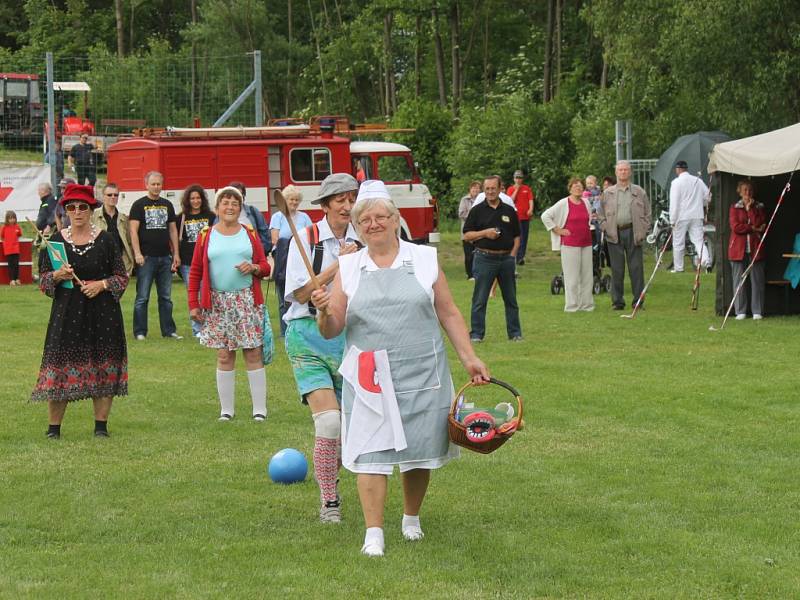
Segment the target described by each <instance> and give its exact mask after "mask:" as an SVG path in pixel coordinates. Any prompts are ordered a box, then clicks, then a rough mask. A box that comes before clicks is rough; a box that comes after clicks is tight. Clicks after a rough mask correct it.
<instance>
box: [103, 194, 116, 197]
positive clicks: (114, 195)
mask: <svg viewBox="0 0 800 600" xmlns="http://www.w3.org/2000/svg"><path fill="white" fill-rule="evenodd" d="M105 195H106V196H113V197H118V196H119V194H105Z"/></svg>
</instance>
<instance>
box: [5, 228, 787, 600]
mask: <svg viewBox="0 0 800 600" xmlns="http://www.w3.org/2000/svg"><path fill="white" fill-rule="evenodd" d="M546 247H548V248H549V245H547V246H546V244H545V235H544V233H543V232H542V231H541V229H536V230H535V232H534V244H533V249H532V250H533V251H532V255H531V256H529V259H528V264H527V265H525V266H524V267H522V268H521V272H522V277H521V279H520V281H519V290H518V297H519V302H520V307H521V313H522V324H523V329H524V335H525V341H524V342H523V343H521V344H511V343H509V342H508V341H507V340H506V336H505V326H504V322H503V314H502V313H503V311H502V301H501V300H500V299H499V298H498V299H496V300H493V301H491V304H490V307H489V333H488V334H487V338H486V341H485V343H483V344H482V345H480V346H479V347H478V352H479V354H480V355H481V356H482V357H483V359H484V360H485V361H486V362H487V363H488V364H489V366H490V368H491V370H492V372H493V374H494V375H495V376H497V377H498V378H501V379H504V380H507V381H509V382H511V383H513V384H514V385H516V386H517V387H518V388H519V389H520V390H521V392H522V394H523V398H524V400H525V402H526V404H525V406H526V410H527V415H528V416H527V419H526V421H527V427H526V429H525V430H524V431H522V432H520V433H518V434H517V435H515V436H514V438H513V439H512V440H511V441H510V442H509V443H508V444H506V445H505V446H504V447H503V448H501V449H500V450H498V451H497V452H496V453H494V454H492V455H488V456H482V455H478V454H474V453H469V452H464V453H463V454H462V458H461V460H459V461H456V462H454V463H452V464H451V465H449V466H448V467H447V468H445V469H442V470H441V471H440V472H437V473H435V474H434V477H433V481H432V485H431V489H430V493H429V496H428V498H427V500H426V504H425V506H424V509H423V515H422V523H423V527H424V529H425V531H426V537H425V539H424V540H423V541H422V542H420V543H417V544H408V543H404V542H403V541H402V538H401V535H400V516H401V512H402V505H401V500H400V489H399V481H397V480H396V478H395V479H393V480H392V481H391V482H390V496H389V502H388V510H387V525H386V538H387V539H386V541H387V555H386V557H385V558H384V559H372V560H370V559H366V558H364V557H361V556H360V555H359V553H358V550H359V547H360V544H361V541H362V536H363V526H362V519H361V513H360V509H359V505H358V500H357V496H356V492H355V482H354V478H353V476H352V475H351V474H349V473H345V474H343V475H342V485H341V489H342V493H343V501H344V505H343V517H344V522H343V523H342V525H341V526H339V527H337V526H323V525H321V524H319V523H318V522H317V510H318V490H317V487H316V485H315V483H314V482H313V480H312V479H310V478H309V480H308V481H306V482H305V483H303V484H299V485H294V486H288V487H282V486H278V485H275V484H272V483H270V481H269V480H268V477H267V475H266V465H267V462H268V459H269V457H270V456H271V455H272V454H273V453H274V452H275V451H277V450H279V449H281V448H284V447H295V448H298V449H300V450H302V451H303V452H304V453H305V454H306V455H307V456H310V450H311V447H312V444H313V439H312V426H311V422H310V419H309V415H308V412H307V409H305V408H304V407H302V406H301V405H300V404H299V403H298V401H297V397H296V393H295V390H294V383H293V379H292V376H291V373H290V370H289V367H288V364H287V361H286V358H285V354H284V353H283V352H282V351H279V352H278V358H277V360H276V362H275V363H274V364H273V365H272V366H270V367H269V368H268V379H269V386H270V392H269V393H270V396H269V410H270V416H269V419H268V420H267V422H266V423H264V424H260V425H259V424H256V423H253V422H251V421H250V419H248V418H246V415H248V414H249V406H248V405H249V400H248V394H247V384H246V379H245V377H244V373H243V368H242V365H241V364H240V365H239V370H240V372H239V376H238V381H237V407H238V410H239V416H238V417H237V419H235V420H234V421H232V422H230V423H218V422H217V421H216V416H217V413H218V405H217V400H216V392H215V383H214V356H213V353H212V352H211V351H209V350H206V349H203V348H201V347H199V346H198V344H197V343H195V342H194V341H193V340H191V339H185V340H183V341H180V342H175V341H167V340H162V339H160V338H159V337H157V336H151V337H149V338H148V340H147V341H146V342H135V341H130V343H129V355H130V391H131V395H130V396H129V397H128V398H124V399H120V400H118V401H117V402H116V404H115V406H114V410H113V412H112V418H111V421H110V430H111V432H112V437H111V438H110V439H108V440H96V439H94V438H93V437H92V416H91V405H90V403H88V402H81V403H78V404H74V405H72V406H70V408H69V409H68V411H67V416H66V419H65V422H64V426H63V430H62V439H61V440H60V441H57V442H52V441H47V440H45V437H44V432H45V429H46V408H45V406H43V405H40V404H37V405H31V404H28V403H27V398H28V396H29V394H30V391H31V389H32V387H33V384H34V382H35V378H36V374H37V370H38V365H39V361H40V359H41V350H42V344H43V339H44V333H45V329H46V325H47V319H48V314H49V306H50V302H49V300H48V299H47V298H46V297H44V296H43V295H41V294H40V293H39V292H38V291H37V290H35V289H33V288H32V287H23V288H4V289H2V290H0V307H2V311H1V312H0V359H1V360H2V363H0V364H2V368H3V372H2V374H3V377H2V378H0V403H1V404H2V413H1V414H2V426H0V597H2V598H15V599H16V598H52V597H61V598H84V597H85V598H94V597H103V598H116V597H126V598H231V597H240V598H256V597H289V598H367V597H370V598H410V597H416V598H419V597H422V598H448V599H453V598H483V597H499V598H533V597H569V598H575V597H580V598H625V597H631V598H731V597H736V598H790V597H795V598H796V597H798V596H800V534H798V526H797V523H798V506H799V505H800V488H799V487H798V481H800V467H799V465H800V461H798V455H800V435H798V430H800V407H798V402H797V397H798V393H797V357H798V351H797V348H798V344H797V340H798V334H800V320H798V319H797V318H768V319H765V320H764V321H762V322H753V321H752V320H747V321H743V322H737V321H731V322H729V323H728V326H727V327H726V329H725V331H723V332H721V333H712V332H709V331H708V326H709V325H710V324H717V325H718V324H719V322H720V319H719V318H718V317H716V316H714V314H713V312H712V305H711V298H712V287H713V276H711V275H706V276H704V278H703V289H702V296H701V303H700V310H699V311H697V312H692V311H691V310H689V300H690V289H691V281H692V275H691V274H688V273H687V274H685V275H670V274H668V273H666V272H662V273H659V275H658V276H657V278H656V280H655V284H654V286H653V288H652V294H651V296H650V297H649V298H648V303H647V310H646V311H644V312H642V313H641V314H640V315H639V316H638V317H637V318H636V320H635V321H628V320H623V319H620V318H619V313H618V312H614V311H612V310H611V309H610V301H609V298H608V296H607V295H605V294H604V295H601V296H598V297H596V300H597V310H596V311H595V312H594V313H592V314H565V313H564V312H563V311H562V308H563V296H551V295H550V292H549V281H550V278H551V277H552V276H553V275H554V274H556V273H557V272H558V271H559V270H560V268H559V263H558V259H557V256H556V255H554V254H552V253H551V252H549V250H548V251H546V250H545V248H546ZM440 256H441V257H442V259H443V264H444V266H445V270H446V272H447V275H448V277H449V280H450V285H451V288H452V289H453V291H454V294H455V297H456V299H457V302H458V304H459V306H460V307H461V309H462V312H463V313H464V314H465V315H466V316H468V314H469V300H470V295H471V284H470V283H468V282H467V281H466V280H465V277H464V275H463V269H462V267H461V253H460V244H459V243H458V242H457V240H456V238H455V236H454V235H452V234H448V235H447V236H445V241H444V242H443V244H442V245H441V250H440ZM646 268H647V269H648V272H647V274H648V275H649V269H650V268H652V265H651V264H650V266H648V267H646ZM133 297H134V293H133V290H129V291H128V292H127V293H126V295H125V297H124V314H125V317H126V323H127V325H128V335H129V337H132V336H131V334H130V323H131V314H132V303H133ZM173 297H174V299H175V301H176V302H175V306H176V318H177V321H178V323H179V329H180V331H181V333H183V334H184V335H187V334H188V331H189V330H188V323H187V320H186V315H187V310H186V306H185V301H184V299H185V292H184V290H183V287H182V285H181V284H179V283H176V285H175V287H174V290H173ZM270 303H271V309H273V310H274V308H275V306H274V304H275V301H274V293H273V292H272V290H270ZM150 325H151V328H153V327H156V328H157V316H156V312H155V299H153V300H152V302H151V312H150ZM240 360H241V359H240ZM451 360H452V364H451V366H452V367H453V373H454V378H455V380H456V382H457V383H460V382H462V381H463V380H464V378H465V375H464V372H463V370H462V369H461V367H460V365H459V364H458V363H457V362H456V361H455V358H454V356H453V355H452V354H451Z"/></svg>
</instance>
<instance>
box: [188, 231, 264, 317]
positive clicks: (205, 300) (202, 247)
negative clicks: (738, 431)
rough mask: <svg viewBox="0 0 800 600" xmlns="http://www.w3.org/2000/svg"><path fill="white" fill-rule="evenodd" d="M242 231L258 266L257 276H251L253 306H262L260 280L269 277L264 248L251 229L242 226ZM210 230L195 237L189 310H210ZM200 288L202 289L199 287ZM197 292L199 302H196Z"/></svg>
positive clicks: (190, 276)
mask: <svg viewBox="0 0 800 600" xmlns="http://www.w3.org/2000/svg"><path fill="white" fill-rule="evenodd" d="M243 227H244V230H245V231H246V232H247V235H248V237H249V238H250V243H251V244H253V263H255V264H257V265H258V275H253V285H252V287H251V289H252V290H253V299H254V300H255V305H256V306H260V305H262V304H264V297H263V295H262V294H261V279H262V278H264V277H268V276H269V263H268V262H267V257H266V256H265V255H264V247H263V246H262V245H261V241H260V240H259V239H258V236H257V235H256V234H255V232H254V231H253V228H252V227H248V226H247V225H243ZM210 234H211V228H210V227H206V228H205V229H203V231H201V232H200V235H199V236H198V237H197V244H195V246H194V255H193V256H192V267H191V269H189V289H188V292H189V310H193V309H195V308H205V309H206V310H210V309H211V275H210V272H209V269H208V240H209V239H211V235H210ZM201 286H202V287H201ZM198 292H199V293H200V301H199V302H198V301H197V295H198Z"/></svg>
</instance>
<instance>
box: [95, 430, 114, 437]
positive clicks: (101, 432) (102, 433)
mask: <svg viewBox="0 0 800 600" xmlns="http://www.w3.org/2000/svg"><path fill="white" fill-rule="evenodd" d="M94 437H96V438H107V437H111V436H110V435H109V434H108V431H106V430H105V429H95V431H94Z"/></svg>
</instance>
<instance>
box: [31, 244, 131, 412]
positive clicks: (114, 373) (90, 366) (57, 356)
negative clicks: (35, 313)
mask: <svg viewBox="0 0 800 600" xmlns="http://www.w3.org/2000/svg"><path fill="white" fill-rule="evenodd" d="M50 240H51V241H53V242H63V241H64V238H63V237H62V235H61V233H60V232H59V233H56V234H55V235H54V236H53V237H52V238H50ZM87 245H88V244H87ZM87 245H84V246H80V245H76V247H77V249H78V250H81V251H82V250H83V249H85V248H86V246H87ZM64 246H65V247H66V249H67V260H68V261H69V264H70V265H72V268H73V269H74V271H75V274H76V275H77V276H78V277H79V278H80V279H82V280H83V281H84V282H90V281H99V280H101V279H104V280H105V281H106V285H107V286H108V291H107V292H102V293H100V294H98V295H97V296H96V297H94V298H89V297H88V296H86V295H85V294H84V293H83V292H82V291H81V290H80V286H78V284H77V283H75V282H74V281H73V287H72V288H71V289H68V288H65V287H64V286H63V285H62V284H56V283H55V282H54V280H53V265H52V264H51V262H50V257H49V255H48V253H47V252H46V251H42V252H41V254H40V255H39V277H40V279H39V287H40V288H41V290H42V291H43V292H44V293H45V294H47V295H48V296H50V297H51V298H53V306H52V308H51V310H50V322H49V324H48V326H47V337H46V339H45V343H44V354H43V356H42V367H41V369H40V371H39V379H38V381H37V382H36V387H35V388H34V389H33V393H32V394H31V401H34V402H37V401H44V400H53V401H57V402H63V401H68V402H72V401H74V400H81V399H83V398H102V397H104V396H126V395H127V394H128V352H127V347H126V345H125V328H124V326H123V322H122V310H121V308H120V305H119V300H120V298H121V297H122V294H123V293H124V292H125V288H126V287H127V285H128V274H127V272H126V271H125V265H124V264H123V262H122V256H121V255H120V252H119V249H118V248H117V246H116V244H115V243H114V239H113V238H112V237H111V235H109V234H108V233H106V232H105V231H101V232H100V233H99V234H98V236H97V238H96V239H95V241H94V246H93V247H92V248H91V249H89V250H88V251H87V252H86V253H85V254H84V255H83V256H81V255H80V254H78V253H77V252H75V251H74V250H73V249H72V246H71V245H70V244H69V243H65V244H64Z"/></svg>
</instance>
